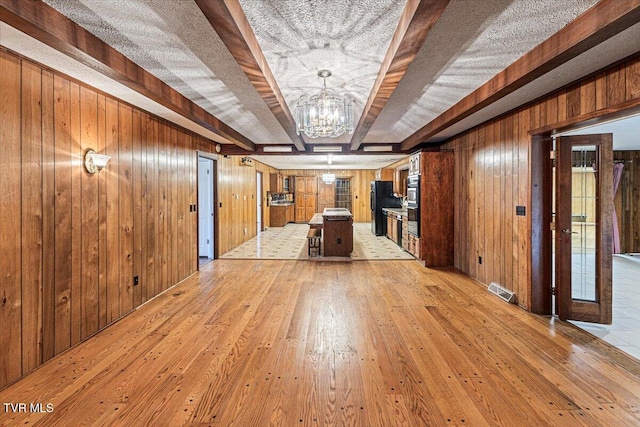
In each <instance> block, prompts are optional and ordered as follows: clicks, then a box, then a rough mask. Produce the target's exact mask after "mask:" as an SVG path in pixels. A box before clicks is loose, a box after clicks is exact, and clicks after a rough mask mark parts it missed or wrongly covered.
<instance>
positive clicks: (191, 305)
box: [0, 260, 640, 426]
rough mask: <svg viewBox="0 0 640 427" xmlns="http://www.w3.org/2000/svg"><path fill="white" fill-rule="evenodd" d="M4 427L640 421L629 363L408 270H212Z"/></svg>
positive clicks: (69, 358)
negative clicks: (48, 407)
mask: <svg viewBox="0 0 640 427" xmlns="http://www.w3.org/2000/svg"><path fill="white" fill-rule="evenodd" d="M5 402H11V403H14V404H15V403H21V402H22V403H27V404H28V403H33V402H42V403H51V404H53V408H54V410H53V412H51V413H12V412H11V411H8V412H7V411H6V409H5V407H0V421H1V423H0V424H2V425H3V426H11V425H25V424H26V423H27V422H28V424H27V425H35V426H57V425H59V426H80V425H122V426H137V425H154V426H180V425H203V426H204V425H220V426H226V425H237V426H263V425H282V426H293V425H305V426H307V425H359V426H392V425H410V426H426V425H435V426H437V425H468V426H495V425H504V426H526V425H531V426H545V425H553V426H558V425H562V426H571V425H589V426H593V425H606V426H613V425H615V426H622V425H638V424H640V363H639V362H638V361H637V360H636V359H633V358H631V357H629V356H627V355H625V354H624V353H622V352H620V351H619V350H617V349H615V348H613V347H611V346H609V345H608V344H606V343H603V342H602V341H600V340H596V339H594V338H593V336H591V335H588V334H586V333H584V332H583V331H581V330H579V329H578V328H576V327H574V326H572V325H570V324H568V323H564V322H559V321H554V320H553V319H550V318H543V317H538V316H535V315H532V314H529V313H527V312H525V311H523V310H522V309H520V308H518V307H515V306H511V305H508V304H506V303H504V302H502V301H500V300H498V299H497V298H496V297H494V296H492V295H490V294H489V293H488V292H487V291H486V290H485V289H484V287H482V286H481V285H479V284H478V283H476V282H474V281H473V280H471V279H469V278H468V277H466V276H464V275H462V274H460V273H458V272H456V271H454V270H449V269H445V270H432V269H426V268H424V267H421V266H420V265H419V264H418V263H414V262H395V261H375V262H369V261H362V262H357V263H340V262H336V263H334V262H326V263H309V262H303V261H265V260H258V261H247V260H217V261H214V262H211V263H208V264H206V265H205V266H204V267H203V269H202V271H201V272H200V273H199V274H197V275H195V276H192V277H191V278H189V279H187V280H186V281H184V282H182V283H181V284H179V285H177V286H176V287H174V288H172V289H170V290H169V291H168V292H165V293H164V294H162V295H161V296H159V297H158V298H156V299H155V300H152V301H151V302H149V303H148V304H146V305H144V306H143V307H141V308H140V309H138V310H137V311H136V312H134V313H132V314H131V315H129V316H127V317H126V318H124V319H122V320H121V321H119V322H117V323H116V324H115V325H113V326H111V327H109V328H108V329H106V330H105V331H103V332H101V333H99V334H98V335H96V336H95V337H93V338H91V339H89V340H88V341H86V342H84V343H82V344H80V345H78V346H76V347H74V348H72V349H71V350H69V351H67V352H66V353H64V354H62V355H61V356H59V357H57V358H55V359H53V360H51V361H50V362H48V363H46V364H45V365H44V366H42V367H41V368H40V369H38V370H37V371H36V372H34V373H32V374H31V375H29V376H27V377H26V378H24V379H23V380H21V381H19V382H17V383H15V384H14V385H12V386H10V387H8V388H6V389H5V390H3V391H0V403H5Z"/></svg>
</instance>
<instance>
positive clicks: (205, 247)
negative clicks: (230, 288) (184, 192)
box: [198, 156, 216, 265]
mask: <svg viewBox="0 0 640 427" xmlns="http://www.w3.org/2000/svg"><path fill="white" fill-rule="evenodd" d="M215 174H216V163H215V160H213V159H210V158H208V157H204V156H198V259H199V263H198V265H203V264H206V263H207V262H209V261H211V260H213V259H215V257H216V245H215V237H216V236H215V229H216V227H215V223H216V216H215V206H216V187H215V183H216V180H215Z"/></svg>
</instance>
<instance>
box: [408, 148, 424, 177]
mask: <svg viewBox="0 0 640 427" xmlns="http://www.w3.org/2000/svg"><path fill="white" fill-rule="evenodd" d="M422 154H427V153H420V152H418V153H414V154H412V155H411V156H410V157H409V175H420V173H422V170H421V169H420V163H421V162H420V160H421V159H420V158H421V157H422V156H421V155H422Z"/></svg>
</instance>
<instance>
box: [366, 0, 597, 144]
mask: <svg viewBox="0 0 640 427" xmlns="http://www.w3.org/2000/svg"><path fill="white" fill-rule="evenodd" d="M595 3H597V0H562V1H558V0H482V1H473V0H472V1H469V0H451V2H450V3H449V5H448V6H447V8H446V9H445V11H444V13H443V14H442V16H441V17H440V19H439V20H438V22H437V23H436V25H435V26H434V28H433V29H432V30H431V32H430V33H429V36H428V37H427V39H426V41H425V43H424V45H423V46H422V49H420V51H419V52H418V55H417V56H416V58H415V60H414V61H413V62H412V64H411V65H410V66H409V69H408V70H407V73H406V74H405V76H404V78H403V79H402V81H401V82H400V85H399V86H398V87H397V88H396V90H395V91H394V93H393V95H392V96H391V98H390V99H389V102H388V103H387V106H386V107H385V109H384V110H383V111H382V114H381V115H380V116H379V117H378V119H377V120H376V122H375V123H374V125H373V126H372V127H371V130H370V131H369V133H368V134H367V136H366V138H365V139H364V142H371V143H373V142H383V143H385V142H386V143H388V142H398V141H402V140H404V139H405V138H407V137H408V136H410V135H411V134H413V133H414V132H416V131H417V130H418V129H420V128H421V127H423V126H424V125H425V124H427V123H428V122H430V121H431V120H433V119H434V118H436V117H437V116H438V115H439V114H441V113H443V112H444V111H446V110H448V109H449V107H451V106H452V105H454V104H455V103H457V102H458V101H460V100H461V99H462V98H464V97H465V96H467V95H468V94H470V93H471V92H473V91H474V90H475V89H477V88H478V87H479V86H481V85H482V84H484V83H485V82H487V81H488V80H489V79H491V78H492V77H493V76H495V75H496V74H497V73H499V72H500V71H502V70H503V69H504V68H506V67H507V66H509V65H510V64H512V63H513V62H514V61H516V60H517V59H518V58H520V57H521V56H522V55H524V54H525V53H527V52H528V51H530V50H531V49H533V48H534V47H535V46H537V45H538V44H540V43H541V42H543V41H544V40H546V39H547V38H549V37H550V36H551V35H553V34H554V33H556V32H557V31H558V30H560V29H561V28H562V27H564V26H565V25H566V24H567V23H569V22H571V21H572V20H573V19H575V18H576V17H577V16H578V15H580V14H581V13H583V12H584V11H586V10H587V9H588V8H589V7H591V6H593V5H594V4H595Z"/></svg>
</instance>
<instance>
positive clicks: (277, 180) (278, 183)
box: [270, 173, 293, 193]
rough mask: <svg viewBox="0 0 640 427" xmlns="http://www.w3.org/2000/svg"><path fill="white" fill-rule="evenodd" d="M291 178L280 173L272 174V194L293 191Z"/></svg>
mask: <svg viewBox="0 0 640 427" xmlns="http://www.w3.org/2000/svg"><path fill="white" fill-rule="evenodd" d="M291 181H292V179H291V177H289V176H287V175H282V174H280V173H272V174H271V176H270V188H271V192H272V193H289V192H291V190H293V185H292V183H291Z"/></svg>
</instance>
